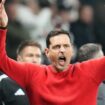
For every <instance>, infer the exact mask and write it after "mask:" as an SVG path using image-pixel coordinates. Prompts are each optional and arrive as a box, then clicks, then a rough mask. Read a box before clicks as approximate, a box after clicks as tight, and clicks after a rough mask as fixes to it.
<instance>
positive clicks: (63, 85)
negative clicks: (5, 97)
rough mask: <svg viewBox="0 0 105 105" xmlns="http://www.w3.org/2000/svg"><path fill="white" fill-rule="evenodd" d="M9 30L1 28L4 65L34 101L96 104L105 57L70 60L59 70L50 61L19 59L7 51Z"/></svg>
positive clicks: (0, 56) (49, 104) (0, 60)
mask: <svg viewBox="0 0 105 105" xmlns="http://www.w3.org/2000/svg"><path fill="white" fill-rule="evenodd" d="M5 39H6V30H0V66H1V68H2V70H3V71H4V72H5V73H6V74H7V75H8V76H9V77H11V78H12V79H14V80H15V81H16V82H17V83H18V84H20V85H21V86H22V87H23V88H24V89H25V90H26V91H27V94H28V96H29V100H30V103H31V105H96V97H97V90H98V86H99V84H100V83H101V82H102V81H103V80H104V79H105V57H103V58H100V59H96V60H90V61H85V62H83V63H76V64H70V65H69V67H68V70H66V71H63V72H59V73H55V72H53V71H54V70H53V69H54V68H53V67H52V66H51V65H49V66H45V65H37V64H36V65H35V64H31V63H30V64H29V63H19V62H16V61H14V60H12V59H10V58H9V57H8V56H7V55H6V51H5Z"/></svg>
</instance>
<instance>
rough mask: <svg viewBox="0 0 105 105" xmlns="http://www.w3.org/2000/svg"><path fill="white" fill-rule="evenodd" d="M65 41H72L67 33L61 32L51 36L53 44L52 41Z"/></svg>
mask: <svg viewBox="0 0 105 105" xmlns="http://www.w3.org/2000/svg"><path fill="white" fill-rule="evenodd" d="M65 41H69V42H70V38H69V37H68V35H66V34H60V35H57V36H53V37H51V38H50V42H51V44H52V43H55V42H56V43H57V42H60V43H61V42H62V43H63V42H65Z"/></svg>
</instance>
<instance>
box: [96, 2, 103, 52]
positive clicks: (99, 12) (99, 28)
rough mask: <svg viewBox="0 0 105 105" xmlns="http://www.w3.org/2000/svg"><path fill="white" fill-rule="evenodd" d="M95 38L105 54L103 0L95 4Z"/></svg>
mask: <svg viewBox="0 0 105 105" xmlns="http://www.w3.org/2000/svg"><path fill="white" fill-rule="evenodd" d="M94 8H95V9H94V11H95V25H94V26H95V29H94V30H95V36H96V40H97V43H100V44H101V45H102V48H103V51H104V54H105V40H104V39H105V0H96V2H95V7H94Z"/></svg>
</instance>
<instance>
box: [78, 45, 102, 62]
mask: <svg viewBox="0 0 105 105" xmlns="http://www.w3.org/2000/svg"><path fill="white" fill-rule="evenodd" d="M100 51H102V46H101V45H100V44H96V43H87V44H84V45H82V46H81V47H80V48H79V50H78V53H77V59H78V61H80V62H82V61H86V60H89V59H92V58H94V56H96V55H97V54H98V53H99V52H100Z"/></svg>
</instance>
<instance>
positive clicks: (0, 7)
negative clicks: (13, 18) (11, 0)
mask: <svg viewBox="0 0 105 105" xmlns="http://www.w3.org/2000/svg"><path fill="white" fill-rule="evenodd" d="M0 1H1V0H0ZM4 3H5V0H2V1H1V3H0V27H6V26H7V24H8V16H7V14H6V11H5V7H4Z"/></svg>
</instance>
